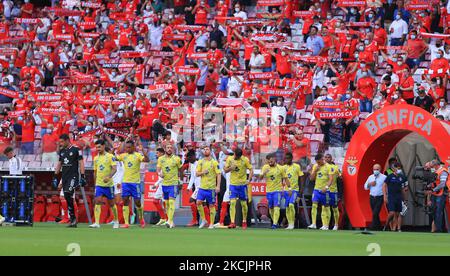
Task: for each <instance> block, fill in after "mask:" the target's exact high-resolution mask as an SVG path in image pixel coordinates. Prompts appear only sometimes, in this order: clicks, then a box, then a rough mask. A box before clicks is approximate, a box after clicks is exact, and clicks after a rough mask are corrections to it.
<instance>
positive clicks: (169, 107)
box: [159, 103, 181, 109]
mask: <svg viewBox="0 0 450 276" xmlns="http://www.w3.org/2000/svg"><path fill="white" fill-rule="evenodd" d="M159 106H161V107H162V108H167V109H172V108H176V107H180V106H181V104H180V103H161V104H159Z"/></svg>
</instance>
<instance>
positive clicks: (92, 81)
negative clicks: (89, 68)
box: [62, 78, 98, 85]
mask: <svg viewBox="0 0 450 276" xmlns="http://www.w3.org/2000/svg"><path fill="white" fill-rule="evenodd" d="M88 84H98V80H96V79H78V78H71V79H69V80H65V81H63V82H62V85H88Z"/></svg>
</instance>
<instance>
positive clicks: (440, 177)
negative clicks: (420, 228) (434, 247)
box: [426, 160, 450, 233]
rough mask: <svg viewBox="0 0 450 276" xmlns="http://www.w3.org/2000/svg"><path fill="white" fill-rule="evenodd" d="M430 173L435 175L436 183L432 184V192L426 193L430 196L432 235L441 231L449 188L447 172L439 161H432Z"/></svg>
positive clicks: (449, 179) (449, 181)
mask: <svg viewBox="0 0 450 276" xmlns="http://www.w3.org/2000/svg"><path fill="white" fill-rule="evenodd" d="M430 166H431V172H432V173H435V174H436V175H437V177H436V181H435V182H434V183H433V184H432V190H430V191H427V192H426V193H427V194H428V195H430V194H431V204H432V210H433V213H432V215H433V223H432V225H431V232H432V233H440V232H442V230H443V222H444V221H443V219H444V208H445V201H446V199H447V191H446V189H448V187H449V186H450V178H449V173H448V170H447V169H446V168H445V167H444V166H443V165H442V164H441V162H440V161H439V160H433V161H431V163H430Z"/></svg>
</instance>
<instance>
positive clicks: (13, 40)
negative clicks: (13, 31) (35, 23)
mask: <svg viewBox="0 0 450 276" xmlns="http://www.w3.org/2000/svg"><path fill="white" fill-rule="evenodd" d="M29 41H30V39H29V38H27V37H14V38H5V39H0V45H6V44H23V43H27V42H29Z"/></svg>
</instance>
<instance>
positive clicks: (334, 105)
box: [313, 101, 345, 108]
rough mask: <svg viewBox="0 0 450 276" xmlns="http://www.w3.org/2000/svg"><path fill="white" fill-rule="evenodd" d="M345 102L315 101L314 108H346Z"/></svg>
mask: <svg viewBox="0 0 450 276" xmlns="http://www.w3.org/2000/svg"><path fill="white" fill-rule="evenodd" d="M344 107H345V104H344V103H343V102H326V101H318V102H315V103H314V105H313V108H344Z"/></svg>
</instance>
